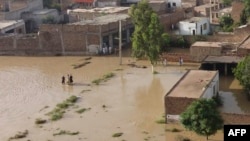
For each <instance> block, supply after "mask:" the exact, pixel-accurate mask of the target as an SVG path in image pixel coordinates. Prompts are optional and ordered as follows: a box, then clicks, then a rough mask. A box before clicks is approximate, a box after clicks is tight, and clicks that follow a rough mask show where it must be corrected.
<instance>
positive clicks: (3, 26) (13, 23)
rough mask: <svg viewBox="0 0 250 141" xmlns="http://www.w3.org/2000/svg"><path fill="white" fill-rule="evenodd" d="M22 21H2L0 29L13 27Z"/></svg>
mask: <svg viewBox="0 0 250 141" xmlns="http://www.w3.org/2000/svg"><path fill="white" fill-rule="evenodd" d="M21 22H23V20H4V21H0V29H3V28H6V27H8V26H12V25H15V24H17V23H21Z"/></svg>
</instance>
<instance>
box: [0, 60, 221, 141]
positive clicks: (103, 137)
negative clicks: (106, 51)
mask: <svg viewBox="0 0 250 141" xmlns="http://www.w3.org/2000/svg"><path fill="white" fill-rule="evenodd" d="M0 59H1V61H0V78H1V79H0V127H1V128H0V133H1V136H0V140H3V141H4V140H7V139H8V138H9V137H12V136H14V135H15V134H16V133H17V132H19V131H24V130H28V131H29V134H28V136H27V137H26V138H25V139H23V140H25V141H26V140H32V141H45V140H53V141H69V140H74V141H76V140H88V141H112V140H117V138H114V137H112V135H113V134H114V133H117V132H122V133H124V134H123V135H122V136H121V137H119V138H118V140H130V141H140V140H145V139H148V140H149V139H150V140H151V139H152V140H158V141H169V140H170V141H171V140H174V139H173V138H175V136H176V134H173V133H172V134H171V133H166V131H165V125H164V124H157V123H156V122H155V121H156V120H158V119H161V118H162V115H163V114H164V101H163V100H164V99H163V98H164V95H165V94H166V93H167V91H168V90H169V89H170V88H171V87H172V86H173V85H174V84H175V83H176V82H177V81H178V80H179V78H180V77H181V76H182V75H183V74H184V73H185V72H186V69H189V68H197V67H198V65H190V66H182V67H179V66H178V65H177V64H176V66H175V65H174V64H173V65H172V66H171V67H163V66H158V67H156V68H155V69H156V71H158V72H159V74H155V75H153V74H152V73H151V67H150V65H149V61H137V62H136V64H138V65H144V66H147V68H146V69H143V68H135V67H129V66H128V65H126V64H127V63H131V62H132V61H133V59H131V58H123V65H118V64H119V58H118V57H93V58H91V59H89V60H86V57H0ZM84 62H90V63H88V64H86V65H85V66H82V67H79V68H77V69H74V66H77V65H80V64H83V63H84ZM109 72H113V73H115V76H114V77H113V78H111V79H110V80H108V81H107V82H103V83H101V84H100V85H98V86H97V85H93V84H91V82H92V80H94V79H97V78H100V77H101V76H103V75H104V74H107V73H109ZM67 74H72V75H73V79H74V82H75V85H73V86H68V85H62V84H61V77H62V76H63V75H65V76H66V75H67ZM71 95H76V96H79V97H80V100H79V101H78V102H77V103H76V106H74V107H71V108H69V110H67V111H66V113H65V114H64V117H63V118H62V119H60V120H59V121H55V122H52V121H49V122H48V123H46V124H43V125H42V126H37V125H35V123H34V122H35V120H36V119H37V118H43V119H48V117H47V116H46V115H45V114H46V113H48V112H49V111H51V110H52V109H53V108H54V107H55V105H56V104H58V103H60V102H62V101H63V100H65V99H67V98H68V97H69V96H71ZM104 105H105V106H104ZM45 106H48V108H44V107H45ZM104 107H105V108H104ZM80 108H91V109H90V110H89V111H86V112H84V113H82V114H78V113H76V112H75V111H76V110H78V109H80ZM167 126H168V127H169V126H170V127H171V125H170V124H168V125H167ZM180 128H181V127H180ZM60 130H66V131H71V132H76V131H79V132H80V134H78V135H75V136H70V135H60V136H53V134H54V133H58V132H59V131H60ZM185 132H187V131H185ZM181 134H184V133H181ZM185 134H186V135H191V137H192V136H193V135H194V134H192V133H185ZM219 137H221V136H219Z"/></svg>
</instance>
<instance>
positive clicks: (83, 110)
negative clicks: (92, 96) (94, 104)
mask: <svg viewBox="0 0 250 141" xmlns="http://www.w3.org/2000/svg"><path fill="white" fill-rule="evenodd" d="M90 109H91V108H87V109H86V108H82V109H79V110H77V111H76V112H77V113H79V114H81V113H84V112H85V111H88V110H90Z"/></svg>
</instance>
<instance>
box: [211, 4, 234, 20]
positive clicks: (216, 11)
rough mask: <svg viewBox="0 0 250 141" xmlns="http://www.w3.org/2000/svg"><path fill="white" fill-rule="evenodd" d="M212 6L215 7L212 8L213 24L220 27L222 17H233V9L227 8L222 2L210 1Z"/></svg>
mask: <svg viewBox="0 0 250 141" xmlns="http://www.w3.org/2000/svg"><path fill="white" fill-rule="evenodd" d="M210 4H213V5H215V6H213V7H211V8H210V23H211V24H213V25H218V24H219V22H220V21H219V19H220V17H222V16H231V12H232V7H225V5H224V4H223V1H222V0H210Z"/></svg>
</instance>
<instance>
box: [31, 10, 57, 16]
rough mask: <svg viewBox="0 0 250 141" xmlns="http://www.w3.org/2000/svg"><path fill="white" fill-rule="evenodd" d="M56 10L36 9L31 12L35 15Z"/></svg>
mask: <svg viewBox="0 0 250 141" xmlns="http://www.w3.org/2000/svg"><path fill="white" fill-rule="evenodd" d="M55 11H56V12H57V10H56V9H41V10H36V11H34V12H32V13H33V14H35V15H44V14H48V13H50V12H55Z"/></svg>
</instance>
